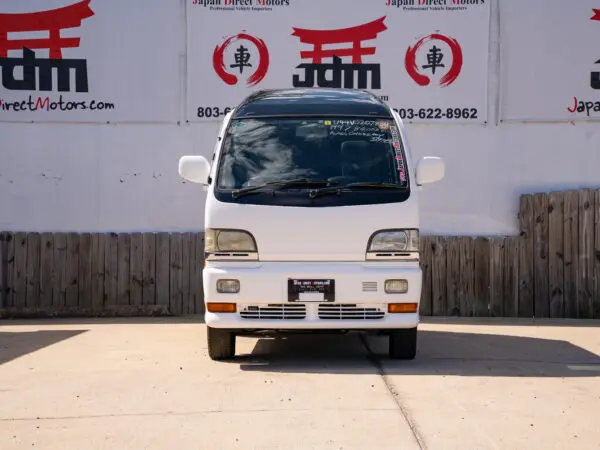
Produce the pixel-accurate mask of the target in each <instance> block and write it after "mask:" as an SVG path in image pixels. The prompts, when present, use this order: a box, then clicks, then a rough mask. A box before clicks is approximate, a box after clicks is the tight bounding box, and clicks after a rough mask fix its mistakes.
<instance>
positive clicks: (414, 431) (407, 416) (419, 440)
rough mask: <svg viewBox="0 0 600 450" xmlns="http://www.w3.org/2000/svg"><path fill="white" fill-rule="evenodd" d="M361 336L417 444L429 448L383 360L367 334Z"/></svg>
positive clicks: (368, 356) (421, 447) (368, 354)
mask: <svg viewBox="0 0 600 450" xmlns="http://www.w3.org/2000/svg"><path fill="white" fill-rule="evenodd" d="M359 336H360V340H361V342H362V344H363V346H364V347H365V349H366V350H367V359H368V360H369V361H370V362H371V363H372V364H373V365H374V366H375V368H376V369H377V372H378V374H379V376H380V377H381V379H382V380H383V383H384V384H385V387H386V389H387V391H388V392H389V393H390V396H391V397H392V399H393V400H394V403H395V404H396V406H397V407H398V409H399V410H400V413H401V414H402V417H403V418H404V420H405V421H406V423H407V425H408V427H409V428H410V431H411V432H412V435H413V437H414V439H415V441H416V442H417V445H418V446H419V448H420V449H422V450H425V449H426V448H427V446H426V445H425V440H424V439H423V437H422V436H421V433H420V432H419V429H418V427H417V424H416V423H415V422H414V421H413V420H412V418H411V417H410V414H409V413H408V410H407V409H406V407H405V406H404V405H403V404H402V402H401V401H400V394H398V392H397V391H396V389H395V388H394V385H393V384H392V382H391V381H390V379H389V377H388V375H387V373H385V369H384V368H383V364H381V361H380V360H379V358H378V357H377V355H375V353H373V350H371V347H370V346H369V343H368V342H367V338H366V336H364V335H362V334H361V335H359Z"/></svg>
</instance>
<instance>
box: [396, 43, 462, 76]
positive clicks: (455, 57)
mask: <svg viewBox="0 0 600 450" xmlns="http://www.w3.org/2000/svg"><path fill="white" fill-rule="evenodd" d="M430 41H442V42H444V43H446V44H448V46H449V47H450V50H451V51H452V64H451V66H450V68H449V69H448V71H447V73H446V74H445V75H444V76H443V77H442V78H441V79H440V85H441V86H442V87H446V86H450V85H451V84H452V83H454V82H455V81H456V79H457V78H458V76H459V75H460V71H461V70H462V65H463V54H462V49H461V48H460V44H459V43H458V41H457V40H456V39H453V38H450V37H448V36H444V35H443V34H439V33H433V34H430V35H429V36H425V37H423V38H421V39H420V40H419V41H418V42H417V43H416V44H415V45H414V46H413V47H408V49H407V50H406V56H405V57H404V67H405V68H406V71H407V72H408V74H409V75H410V77H411V78H412V79H413V80H414V81H415V83H417V84H418V85H419V86H427V85H429V83H430V82H431V79H430V78H429V77H428V76H427V75H424V74H423V73H422V72H421V71H419V68H418V66H417V51H418V50H419V49H420V48H421V46H422V45H423V44H426V43H428V42H430ZM443 56H444V55H443V53H442V52H441V51H440V49H439V48H437V47H436V46H435V45H434V46H433V47H432V49H431V50H430V51H429V53H428V54H427V64H425V65H423V66H421V69H430V70H432V73H435V70H436V68H439V67H442V68H445V67H446V65H445V64H444V63H443V62H442V59H443Z"/></svg>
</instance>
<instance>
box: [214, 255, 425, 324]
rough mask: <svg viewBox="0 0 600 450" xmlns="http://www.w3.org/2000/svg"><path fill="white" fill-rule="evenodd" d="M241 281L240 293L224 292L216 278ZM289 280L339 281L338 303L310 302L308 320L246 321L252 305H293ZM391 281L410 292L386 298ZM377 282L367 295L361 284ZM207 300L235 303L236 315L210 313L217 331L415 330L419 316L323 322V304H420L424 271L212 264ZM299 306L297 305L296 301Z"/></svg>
mask: <svg viewBox="0 0 600 450" xmlns="http://www.w3.org/2000/svg"><path fill="white" fill-rule="evenodd" d="M220 278H227V279H231V278H234V279H237V280H240V292H239V293H238V294H220V293H218V292H217V290H216V282H217V279H220ZM288 278H300V279H302V278H304V279H313V278H333V279H335V283H336V286H335V291H336V294H335V295H336V299H335V303H321V302H319V303H317V302H314V303H312V302H311V303H306V306H307V314H306V318H304V319H299V320H294V319H286V320H269V319H260V320H251V319H245V318H242V317H241V314H240V311H243V310H244V309H245V308H246V307H248V306H268V305H290V303H288V300H287V280H288ZM389 278H404V279H406V280H408V286H409V288H408V292H407V293H406V294H386V293H385V292H384V282H385V280H386V279H389ZM363 282H368V283H377V291H376V292H372V291H369V292H364V291H363V288H362V283H363ZM203 283H204V284H203V285H204V286H205V289H204V296H205V298H204V299H205V302H217V303H219V302H224V303H227V302H236V303H237V312H236V313H235V314H233V313H225V314H216V313H209V312H207V313H206V314H205V321H206V324H207V325H208V326H211V327H215V328H246V329H252V328H261V329H281V328H285V329H357V328H358V329H378V328H379V329H391V328H412V327H416V326H417V324H418V322H419V315H418V314H387V313H386V314H385V316H384V317H383V318H382V319H373V320H369V319H361V320H352V319H332V320H325V319H319V317H318V307H319V305H320V304H323V305H332V304H335V305H337V304H342V305H356V306H357V307H359V308H364V307H373V308H379V309H381V310H382V311H387V304H388V303H418V302H419V301H420V298H421V284H422V273H421V269H420V267H419V264H418V262H417V261H414V262H405V263H398V262H395V263H394V262H365V261H364V258H363V262H346V263H341V262H337V263H332V262H310V263H308V262H250V261H247V262H246V261H245V262H242V261H240V262H216V261H210V262H208V263H207V266H206V268H205V269H204V271H203ZM291 305H297V303H291Z"/></svg>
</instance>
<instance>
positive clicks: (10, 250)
mask: <svg viewBox="0 0 600 450" xmlns="http://www.w3.org/2000/svg"><path fill="white" fill-rule="evenodd" d="M5 273H6V278H5V279H4V280H5V281H4V282H5V286H4V291H5V295H4V306H5V307H6V308H12V307H13V306H14V291H15V285H14V282H15V235H14V234H13V233H7V234H6V270H5Z"/></svg>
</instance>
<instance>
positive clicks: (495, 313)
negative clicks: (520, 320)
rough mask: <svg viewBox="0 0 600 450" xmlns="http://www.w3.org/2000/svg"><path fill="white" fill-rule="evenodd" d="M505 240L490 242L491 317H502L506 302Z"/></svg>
mask: <svg viewBox="0 0 600 450" xmlns="http://www.w3.org/2000/svg"><path fill="white" fill-rule="evenodd" d="M505 242H506V240H505V239H504V238H493V239H491V240H490V315H491V316H492V317H502V316H503V314H504V302H505V301H507V300H508V296H506V297H505V296H504V267H505V266H504V244H505Z"/></svg>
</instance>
